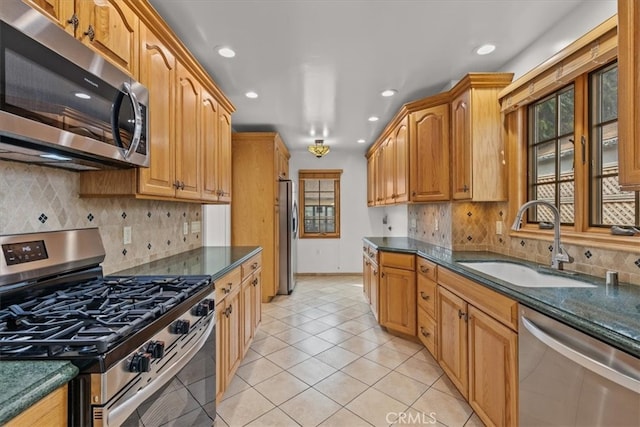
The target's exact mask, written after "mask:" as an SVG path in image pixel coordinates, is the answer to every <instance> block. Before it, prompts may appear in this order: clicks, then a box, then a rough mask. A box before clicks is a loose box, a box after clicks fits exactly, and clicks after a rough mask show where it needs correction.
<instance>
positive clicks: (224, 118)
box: [218, 107, 232, 203]
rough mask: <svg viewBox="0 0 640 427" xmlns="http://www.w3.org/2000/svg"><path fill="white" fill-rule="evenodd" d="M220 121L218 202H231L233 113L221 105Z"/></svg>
mask: <svg viewBox="0 0 640 427" xmlns="http://www.w3.org/2000/svg"><path fill="white" fill-rule="evenodd" d="M218 122H219V125H218V153H219V155H218V186H219V187H220V194H219V195H218V202H220V203H231V181H232V177H231V113H230V112H228V111H227V110H225V109H224V108H223V107H220V113H219V114H218Z"/></svg>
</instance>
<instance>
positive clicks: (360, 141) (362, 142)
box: [357, 139, 366, 144]
mask: <svg viewBox="0 0 640 427" xmlns="http://www.w3.org/2000/svg"><path fill="white" fill-rule="evenodd" d="M357 142H358V144H364V143H365V142H366V141H365V140H364V139H359V140H358V141H357Z"/></svg>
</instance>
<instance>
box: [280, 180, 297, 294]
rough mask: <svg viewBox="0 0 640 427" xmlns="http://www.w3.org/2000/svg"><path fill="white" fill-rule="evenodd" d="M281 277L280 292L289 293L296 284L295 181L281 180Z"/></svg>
mask: <svg viewBox="0 0 640 427" xmlns="http://www.w3.org/2000/svg"><path fill="white" fill-rule="evenodd" d="M279 200H280V215H279V216H280V218H279V221H280V227H279V228H280V258H279V259H280V277H279V284H278V294H280V295H289V294H290V293H291V292H293V288H294V287H295V286H296V278H295V274H296V249H297V247H296V246H297V245H296V243H297V241H298V203H297V202H296V192H295V187H294V183H293V181H291V180H284V181H280V199H279Z"/></svg>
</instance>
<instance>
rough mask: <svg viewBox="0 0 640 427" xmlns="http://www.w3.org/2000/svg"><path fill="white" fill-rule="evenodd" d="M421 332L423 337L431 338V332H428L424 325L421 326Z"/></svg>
mask: <svg viewBox="0 0 640 427" xmlns="http://www.w3.org/2000/svg"><path fill="white" fill-rule="evenodd" d="M420 333H421V334H422V336H423V337H425V338H429V336H430V335H431V333H430V332H427V331H426V330H425V329H424V328H423V327H422V326H420Z"/></svg>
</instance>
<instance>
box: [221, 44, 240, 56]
mask: <svg viewBox="0 0 640 427" xmlns="http://www.w3.org/2000/svg"><path fill="white" fill-rule="evenodd" d="M218 55H220V56H222V57H224V58H233V57H234V56H236V52H235V51H234V50H233V49H231V48H230V47H226V46H222V47H220V48H218Z"/></svg>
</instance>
